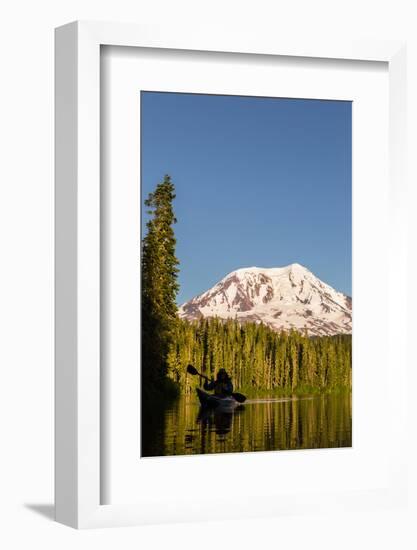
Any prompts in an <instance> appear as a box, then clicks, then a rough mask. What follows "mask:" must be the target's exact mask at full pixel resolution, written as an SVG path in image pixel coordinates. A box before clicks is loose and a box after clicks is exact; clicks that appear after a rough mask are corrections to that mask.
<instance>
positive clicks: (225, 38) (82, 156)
mask: <svg viewBox="0 0 417 550" xmlns="http://www.w3.org/2000/svg"><path fill="white" fill-rule="evenodd" d="M102 45H113V46H128V47H142V48H168V49H173V50H197V51H211V52H216V51H217V52H219V51H221V52H230V53H246V54H248V53H249V54H266V55H280V56H282V55H285V56H294V57H306V58H328V59H334V60H342V59H350V60H362V61H383V62H386V63H388V70H389V86H390V90H389V122H390V129H389V134H390V143H389V149H390V153H389V154H390V186H391V191H392V197H393V198H394V199H395V203H396V211H395V212H394V216H393V219H392V220H391V224H392V230H393V233H394V236H395V238H396V239H399V242H401V237H402V236H403V235H405V232H406V226H405V219H404V218H405V216H404V213H405V206H406V205H405V199H404V193H403V191H404V189H405V185H406V184H405V177H404V170H403V167H404V163H405V160H404V151H405V118H406V111H405V99H404V98H405V45H404V43H402V42H396V41H376V40H375V41H340V42H325V41H315V42H311V41H305V42H303V41H293V42H292V43H290V42H289V41H288V40H286V39H285V40H282V41H281V40H280V39H279V38H276V37H275V36H257V35H256V33H255V34H252V35H251V37H248V36H247V34H246V33H244V32H242V33H239V32H238V31H233V32H230V31H229V30H223V31H222V30H221V29H220V30H219V31H218V32H216V35H213V33H211V32H210V29H206V30H204V29H187V31H184V32H178V29H169V28H163V27H145V26H143V27H142V26H136V25H122V24H113V23H89V22H85V23H84V22H75V23H71V24H69V25H65V26H63V27H60V28H58V29H57V30H56V241H55V242H56V244H55V246H56V423H55V426H56V519H57V520H58V521H60V522H62V523H65V524H67V525H70V526H72V527H77V528H85V527H103V526H113V525H114V526H116V525H117V526H118V525H129V524H139V523H146V522H155V521H158V516H157V513H156V511H155V509H153V508H152V507H151V506H150V508H149V510H143V509H139V508H138V507H137V506H135V505H134V504H126V505H120V504H118V505H113V504H110V505H102V504H101V497H100V453H101V452H102V449H101V446H100V439H101V438H100V430H101V422H100V418H101V414H105V411H103V410H101V406H100V405H101V402H100V47H101V46H102ZM391 261H392V262H393V263H394V264H395V265H396V266H397V268H398V267H399V269H400V272H401V275H402V276H403V277H404V281H405V259H404V249H403V247H401V246H398V250H397V252H395V251H394V252H393V254H391ZM389 307H390V312H391V314H394V315H397V316H399V317H401V318H404V323H405V306H404V299H402V298H401V297H400V299H399V300H398V301H397V302H396V303H395V304H389ZM405 349H406V346H404V352H403V353H402V355H400V363H401V366H400V367H399V381H400V384H402V385H403V386H405V376H406V364H407V357H406V351H405ZM395 456H396V458H395V464H392V465H391V467H392V469H393V471H396V472H397V471H398V472H402V465H403V462H405V456H404V449H403V447H402V444H401V436H400V437H399V440H398V452H397V453H396V455H395ZM405 488H406V478H405V476H404V475H403V474H401V473H399V474H398V475H392V476H391V477H390V479H389V483H388V485H387V489H386V491H384V493H383V494H382V493H381V492H378V491H369V494H361V495H360V498H361V500H362V502H363V503H364V505H365V506H371V505H374V504H375V503H376V502H378V501H379V502H381V501H382V502H384V503H385V505H387V504H388V505H393V504H395V503H398V502H400V501H402V500H403V499H404V498H405ZM347 499H349V497H346V495H339V496H338V497H335V496H334V495H331V496H329V495H323V498H322V499H321V501H320V503H317V499H315V498H314V495H312V496H310V497H305V498H304V499H303V500H302V502H301V501H300V499H299V498H298V499H297V496H296V495H292V496H291V495H289V497H288V499H287V500H286V502H285V503H277V505H276V506H273V507H272V508H271V513H280V512H286V511H288V510H294V511H299V512H300V511H304V510H307V509H308V507H309V506H310V507H311V506H314V507H315V508H316V509H317V506H318V507H323V508H326V506H327V507H328V506H335V505H336V504H339V505H340V506H341V508H343V507H346V506H347ZM355 502H356V501H355ZM354 505H356V504H354ZM167 508H168V511H167V513H165V514H164V519H165V520H167V521H175V520H184V519H186V518H184V517H182V516H181V513H179V512H178V510H177V509H176V507H175V502H172V503H171V504H168V505H167ZM235 514H236V515H237V516H238V515H239V508H237V509H236V512H235ZM192 517H193V519H199V517H198V514H193V515H192Z"/></svg>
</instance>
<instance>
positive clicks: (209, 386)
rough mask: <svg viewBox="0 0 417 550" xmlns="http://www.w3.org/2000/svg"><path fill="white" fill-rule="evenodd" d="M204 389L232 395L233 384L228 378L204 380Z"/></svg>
mask: <svg viewBox="0 0 417 550" xmlns="http://www.w3.org/2000/svg"><path fill="white" fill-rule="evenodd" d="M204 389H205V390H207V391H211V390H214V395H232V393H233V384H232V381H231V380H230V378H227V379H226V380H211V382H209V381H208V380H206V381H205V382H204Z"/></svg>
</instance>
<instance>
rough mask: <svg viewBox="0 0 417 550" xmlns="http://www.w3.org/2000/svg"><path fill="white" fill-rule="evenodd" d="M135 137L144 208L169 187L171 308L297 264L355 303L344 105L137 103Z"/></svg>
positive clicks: (160, 96) (151, 98)
mask: <svg viewBox="0 0 417 550" xmlns="http://www.w3.org/2000/svg"><path fill="white" fill-rule="evenodd" d="M141 136H142V140H141V141H142V144H141V149H142V150H141V160H142V164H141V199H142V205H143V201H144V199H145V198H146V197H147V195H148V193H149V192H150V191H152V190H153V188H154V187H155V185H156V184H157V183H158V182H159V181H161V180H162V179H163V176H164V174H169V175H170V176H171V178H172V180H173V182H174V184H175V186H176V193H177V198H176V200H175V204H174V207H175V212H176V216H177V218H178V223H177V224H176V226H175V233H176V237H177V256H178V258H179V260H180V269H181V271H180V275H179V283H180V293H179V295H178V303H179V304H181V303H183V302H184V301H186V300H188V299H190V298H192V297H193V296H195V295H197V294H199V293H201V292H203V291H205V290H207V289H208V288H210V287H211V286H213V285H214V284H215V283H216V282H218V281H219V280H220V279H221V278H223V277H224V276H225V275H226V274H227V273H229V272H230V271H233V270H235V269H238V268H241V267H250V266H258V267H278V266H284V265H288V264H290V263H293V262H298V263H300V264H302V265H305V266H306V267H308V268H309V269H310V270H311V271H312V272H313V273H315V274H316V275H317V276H318V277H320V278H321V279H322V280H323V281H325V282H327V283H329V284H330V285H332V286H333V287H335V288H336V289H337V290H341V291H342V292H345V293H347V294H349V295H351V232H352V226H351V215H352V205H351V156H352V152H351V140H352V122H351V103H350V102H347V101H318V100H298V99H279V98H255V97H240V96H213V95H192V94H176V93H158V92H141ZM145 224H146V215H144V216H143V219H142V232H144V231H146V227H145Z"/></svg>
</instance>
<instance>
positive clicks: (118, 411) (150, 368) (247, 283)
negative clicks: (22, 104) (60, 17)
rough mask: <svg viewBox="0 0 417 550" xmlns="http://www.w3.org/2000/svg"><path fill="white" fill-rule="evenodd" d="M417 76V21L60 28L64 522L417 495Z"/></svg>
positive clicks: (260, 510) (59, 470) (232, 512)
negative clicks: (286, 34) (407, 35)
mask: <svg viewBox="0 0 417 550" xmlns="http://www.w3.org/2000/svg"><path fill="white" fill-rule="evenodd" d="M404 82H405V54H404V44H402V43H400V42H388V41H371V42H357V41H354V40H352V41H351V42H345V43H343V42H340V43H337V44H334V43H319V42H308V43H304V44H303V42H301V41H300V42H297V44H294V43H290V42H288V41H286V40H282V41H281V40H279V39H276V38H275V37H269V36H264V37H261V36H259V37H256V39H254V38H253V37H252V39H251V40H250V41H248V40H247V37H246V36H245V34H244V33H242V34H239V33H238V32H236V33H232V34H230V33H229V32H226V31H224V32H221V30H219V33H217V34H216V37H213V36H212V35H211V34H210V33H209V32H206V31H204V29H198V32H197V30H194V31H188V32H186V33H177V32H174V31H173V30H167V29H161V28H149V27H137V26H130V25H119V24H109V23H79V22H78V23H72V24H69V25H66V26H64V27H60V28H59V29H57V31H56V515H57V520H58V521H61V522H63V523H66V524H68V525H71V526H73V527H98V526H107V525H108V526H111V525H128V524H140V523H152V522H164V521H165V522H172V521H184V520H190V521H191V520H200V519H203V518H204V519H207V518H211V519H215V518H220V517H221V518H223V519H224V518H236V517H253V516H266V515H279V514H281V513H305V512H306V511H308V510H310V509H311V508H312V507H314V509H315V510H316V511H317V510H329V509H333V510H334V509H338V508H339V509H340V510H346V509H348V508H352V509H358V508H363V509H367V508H369V507H371V506H399V505H401V504H402V503H403V502H404V499H405V498H406V483H407V481H406V476H405V469H404V468H403V465H404V463H405V451H404V428H403V426H404V423H405V422H404V420H405V414H406V413H405V406H402V407H398V406H396V404H395V403H396V402H397V400H398V399H399V398H400V399H405V397H404V395H405V388H406V370H407V357H406V331H405V326H406V300H405V294H403V293H400V294H399V293H398V285H400V287H401V288H403V289H404V288H406V284H407V283H406V265H405V257H404V251H403V249H402V247H401V246H399V243H401V242H402V239H403V236H404V231H405V221H404V212H405V204H406V199H405V194H404V189H405V181H404V176H403V165H404V158H403V154H404V153H403V151H404V149H405V130H404V127H405V116H406V113H405V102H404V94H405V88H404V86H405V85H404ZM393 381H395V387H396V388H397V390H396V392H395V399H394V396H393V395H392V391H390V389H391V388H392V387H393ZM402 392H404V393H402ZM394 401H395V402H394ZM394 436H395V445H388V446H387V440H391V438H394Z"/></svg>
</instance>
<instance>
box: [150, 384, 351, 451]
mask: <svg viewBox="0 0 417 550" xmlns="http://www.w3.org/2000/svg"><path fill="white" fill-rule="evenodd" d="M158 409H159V410H158ZM143 417H144V419H145V422H144V423H143V439H142V456H166V455H189V454H206V453H232V452H247V451H271V450H280V449H281V450H284V449H319V448H327V447H351V446H352V399H351V395H350V394H342V395H330V396H329V395H326V396H314V397H303V398H270V399H268V398H262V399H252V400H248V401H247V402H246V403H245V404H244V405H241V406H240V407H238V408H237V409H235V410H234V411H233V412H221V411H215V410H214V411H204V410H202V409H201V408H200V406H199V403H198V400H197V397H194V396H190V397H187V398H181V399H179V400H178V401H176V402H174V403H172V404H170V405H169V406H167V407H165V409H163V410H161V407H154V408H153V409H152V410H149V411H143Z"/></svg>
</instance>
